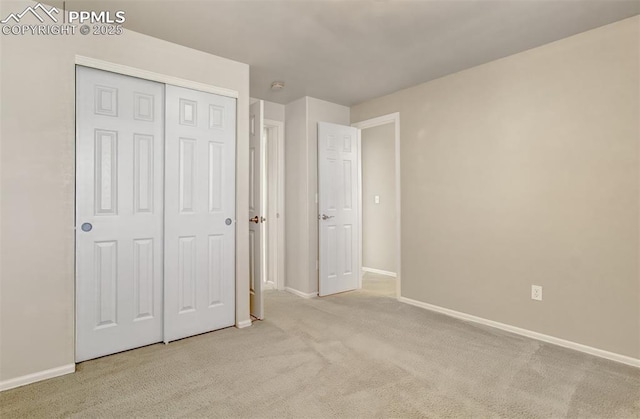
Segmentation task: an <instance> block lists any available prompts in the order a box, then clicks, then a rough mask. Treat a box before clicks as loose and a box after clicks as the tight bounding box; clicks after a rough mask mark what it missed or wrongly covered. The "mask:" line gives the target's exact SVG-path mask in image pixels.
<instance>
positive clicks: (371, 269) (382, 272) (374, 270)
mask: <svg viewBox="0 0 640 419" xmlns="http://www.w3.org/2000/svg"><path fill="white" fill-rule="evenodd" d="M362 271H363V272H370V273H372V274H378V275H386V276H392V277H394V278H396V277H397V276H398V275H397V274H396V273H395V272H391V271H383V270H382V269H375V268H366V267H364V266H363V267H362Z"/></svg>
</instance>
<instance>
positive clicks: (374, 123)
mask: <svg viewBox="0 0 640 419" xmlns="http://www.w3.org/2000/svg"><path fill="white" fill-rule="evenodd" d="M386 124H395V125H394V133H395V139H394V141H395V149H394V154H395V189H396V298H398V299H399V298H400V297H401V296H402V293H401V289H402V275H401V274H400V271H401V267H402V253H401V247H402V240H401V238H402V221H401V215H402V211H401V208H402V201H401V199H400V196H401V194H400V172H401V171H400V112H394V113H390V114H387V115H382V116H378V117H376V118H371V119H365V120H363V121H360V122H354V123H352V124H351V126H352V127H355V128H358V195H359V197H358V198H359V199H360V208H358V224H359V228H360V232H359V236H360V237H359V240H360V248H359V255H358V264H359V266H360V275H359V276H358V288H362V276H363V274H364V271H363V270H362V130H363V129H367V128H374V127H379V126H380V125H386Z"/></svg>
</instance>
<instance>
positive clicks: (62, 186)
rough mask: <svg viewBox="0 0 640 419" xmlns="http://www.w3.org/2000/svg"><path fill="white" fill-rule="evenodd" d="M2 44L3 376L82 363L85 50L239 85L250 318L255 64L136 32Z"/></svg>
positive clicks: (241, 234)
mask: <svg viewBox="0 0 640 419" xmlns="http://www.w3.org/2000/svg"><path fill="white" fill-rule="evenodd" d="M28 4H30V3H24V2H11V3H7V2H2V3H1V4H0V15H2V16H6V15H7V14H8V13H10V12H14V11H16V10H18V11H19V10H22V9H24V8H25V7H26V6H27V5H28ZM1 47H2V49H1V50H0V53H1V66H2V67H1V69H2V71H1V79H0V80H1V86H2V91H1V104H2V109H1V112H2V113H1V119H0V120H1V121H2V127H1V131H0V134H1V144H2V155H1V157H2V160H1V162H0V164H1V180H2V185H1V215H2V218H1V220H0V222H1V225H2V230H1V236H0V238H1V241H2V244H3V245H2V252H1V253H0V265H1V266H0V275H1V277H0V381H4V380H8V379H12V378H15V377H20V376H23V375H26V374H31V373H36V372H39V371H43V370H47V369H51V368H56V367H60V366H63V365H68V364H72V363H73V362H74V346H75V345H74V229H73V228H74V176H75V174H74V173H75V169H74V130H75V123H74V94H75V93H74V83H75V82H74V80H75V68H74V62H75V61H74V60H75V55H76V54H79V55H83V56H87V57H92V58H96V59H100V60H105V61H110V62H113V63H117V64H123V65H127V66H130V67H136V68H139V69H144V70H149V71H153V72H155V73H160V74H165V75H169V76H174V77H179V78H183V79H188V80H192V81H197V82H200V83H205V84H210V85H215V86H220V87H225V88H228V89H232V90H236V91H238V92H239V99H238V146H237V158H238V164H237V185H238V188H237V194H238V198H237V208H238V220H240V222H239V223H238V226H237V237H236V243H237V267H236V275H237V321H243V320H249V306H248V304H249V294H248V290H249V279H248V278H249V276H248V223H247V222H242V220H248V192H247V191H248V184H249V182H248V142H249V139H248V115H249V68H248V66H247V65H245V64H241V63H237V62H234V61H230V60H226V59H223V58H219V57H215V56H212V55H209V54H205V53H202V52H199V51H196V50H192V49H188V48H184V47H181V46H178V45H175V44H171V43H168V42H165V41H161V40H158V39H154V38H151V37H148V36H144V35H140V34H137V33H134V32H130V31H126V32H125V34H124V35H121V36H111V37H108V36H82V35H77V36H75V37H74V36H49V37H46V36H6V35H3V36H2V37H1Z"/></svg>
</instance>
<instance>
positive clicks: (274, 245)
mask: <svg viewBox="0 0 640 419" xmlns="http://www.w3.org/2000/svg"><path fill="white" fill-rule="evenodd" d="M263 136H264V143H263V144H264V171H263V177H262V179H263V185H262V187H263V190H264V194H263V199H264V202H263V208H264V213H265V217H266V220H267V222H266V223H265V228H264V233H265V234H264V235H263V246H262V249H263V258H262V259H263V260H264V265H265V266H264V269H262V281H263V284H264V287H263V288H264V289H277V290H284V252H285V250H284V123H283V122H281V121H275V120H270V119H265V120H264V134H263Z"/></svg>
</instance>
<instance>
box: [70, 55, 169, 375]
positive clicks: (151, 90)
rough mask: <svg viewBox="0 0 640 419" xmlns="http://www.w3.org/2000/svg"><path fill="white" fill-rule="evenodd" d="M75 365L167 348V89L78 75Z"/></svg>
mask: <svg viewBox="0 0 640 419" xmlns="http://www.w3.org/2000/svg"><path fill="white" fill-rule="evenodd" d="M76 83H77V84H76V104H77V105H76V109H77V110H76V112H77V113H76V130H77V132H76V138H77V140H76V148H77V150H76V153H77V154H76V156H77V157H76V159H77V161H76V361H78V362H79V361H84V360H87V359H91V358H96V357H99V356H103V355H107V354H112V353H115V352H120V351H123V350H127V349H131V348H135V347H139V346H143V345H148V344H151V343H155V342H160V341H162V294H163V289H162V259H163V257H162V251H163V249H162V224H163V214H162V212H163V202H162V201H163V179H162V176H163V149H162V145H163V127H164V121H163V103H164V97H163V95H164V93H163V92H164V85H162V84H160V83H154V82H150V81H146V80H142V79H137V78H133V77H127V76H122V75H118V74H115V73H109V72H105V71H99V70H94V69H90V68H86V67H77V69H76Z"/></svg>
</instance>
